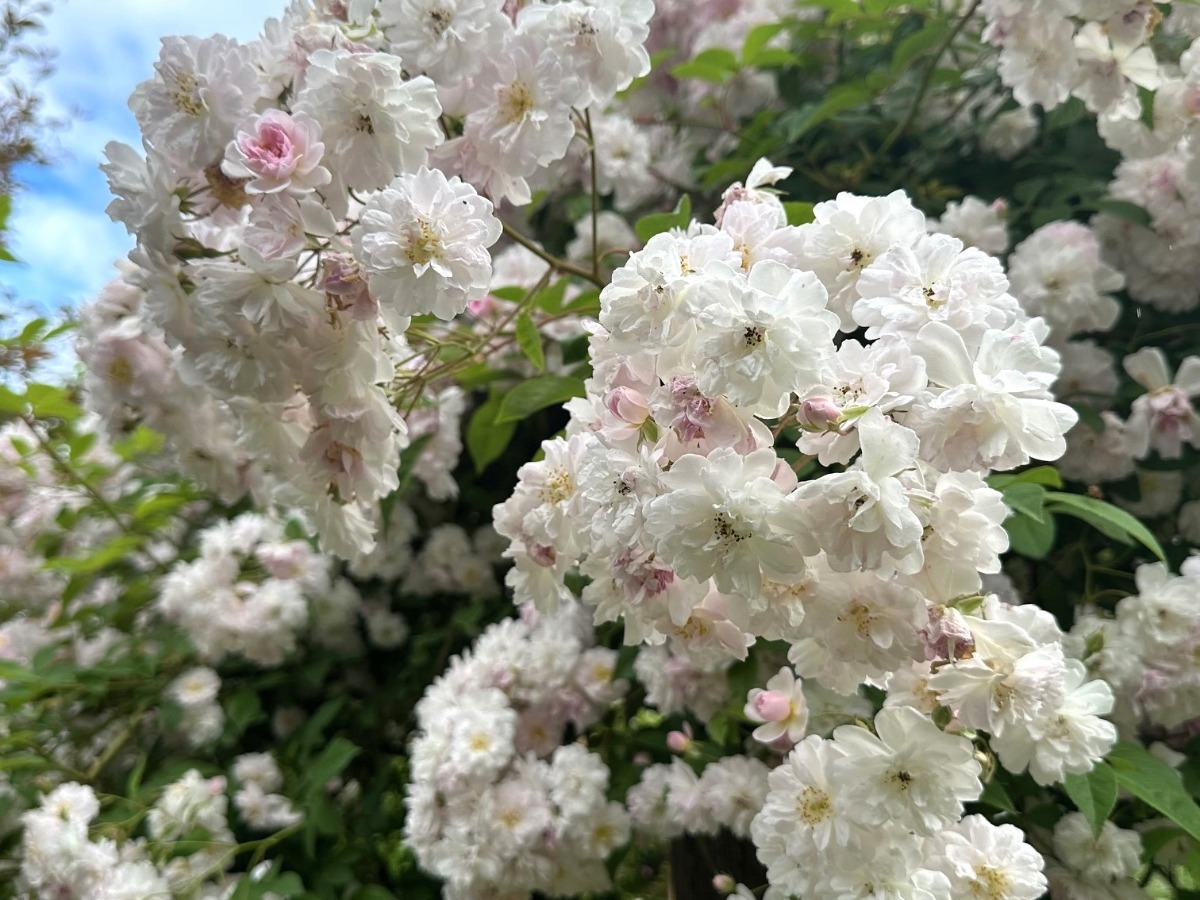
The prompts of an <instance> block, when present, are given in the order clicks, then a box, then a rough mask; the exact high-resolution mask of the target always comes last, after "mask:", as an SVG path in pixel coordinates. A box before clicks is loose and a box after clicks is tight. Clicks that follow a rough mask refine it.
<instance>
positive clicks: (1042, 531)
mask: <svg viewBox="0 0 1200 900" xmlns="http://www.w3.org/2000/svg"><path fill="white" fill-rule="evenodd" d="M1004 530H1005V531H1007V532H1008V540H1009V547H1010V549H1011V550H1012V551H1013V552H1014V553H1019V554H1021V556H1025V557H1028V558H1029V559H1042V558H1043V557H1045V555H1046V554H1047V553H1049V552H1050V548H1051V547H1053V546H1054V535H1055V527H1054V519H1053V518H1051V517H1049V516H1047V517H1046V519H1045V521H1041V522H1039V521H1038V520H1037V519H1031V518H1030V517H1029V516H1026V515H1020V514H1018V515H1015V516H1009V517H1008V518H1007V519H1005V520H1004Z"/></svg>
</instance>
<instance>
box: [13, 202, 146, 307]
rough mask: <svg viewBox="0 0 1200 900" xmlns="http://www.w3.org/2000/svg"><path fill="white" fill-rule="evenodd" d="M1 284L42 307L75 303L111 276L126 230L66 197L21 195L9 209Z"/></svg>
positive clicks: (126, 241) (125, 245) (125, 242)
mask: <svg viewBox="0 0 1200 900" xmlns="http://www.w3.org/2000/svg"><path fill="white" fill-rule="evenodd" d="M9 224H10V226H11V250H12V252H13V254H14V255H15V256H16V257H17V258H18V259H19V260H21V264H20V265H16V266H14V265H13V264H11V263H7V264H2V265H4V266H5V268H4V270H3V276H4V283H5V285H6V286H8V287H11V288H12V289H13V290H14V291H15V292H16V294H17V296H19V297H21V298H22V299H23V300H26V301H28V302H30V303H31V304H32V305H33V306H34V307H36V308H38V309H39V310H42V311H48V310H52V309H55V308H57V307H61V306H75V305H78V303H79V302H80V301H83V300H86V299H88V298H90V297H91V296H93V295H94V294H95V293H96V292H97V291H98V290H99V289H100V288H101V287H102V286H103V285H104V284H105V283H106V282H108V281H111V280H112V279H113V278H114V277H116V274H117V273H116V269H114V268H113V263H114V261H115V260H117V259H119V258H120V257H122V256H124V255H125V253H126V252H127V251H128V248H129V246H130V241H129V237H128V235H127V234H126V233H125V229H124V228H123V227H121V226H120V225H117V224H116V223H114V222H111V221H109V218H108V216H106V215H105V214H104V211H103V208H101V209H100V211H99V212H89V211H87V210H85V209H81V208H80V207H79V206H78V205H76V204H75V203H73V202H71V200H69V199H65V198H60V197H44V196H38V195H37V194H30V193H27V194H23V195H22V196H20V197H19V198H18V199H17V202H16V204H15V206H14V209H13V215H12V218H11V219H10V221H9Z"/></svg>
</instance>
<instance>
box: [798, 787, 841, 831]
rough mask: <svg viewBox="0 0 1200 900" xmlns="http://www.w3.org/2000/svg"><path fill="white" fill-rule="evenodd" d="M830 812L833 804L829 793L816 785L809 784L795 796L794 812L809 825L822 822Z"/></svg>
mask: <svg viewBox="0 0 1200 900" xmlns="http://www.w3.org/2000/svg"><path fill="white" fill-rule="evenodd" d="M832 812H833V804H832V803H831V802H830V799H829V795H828V794H827V793H825V792H824V791H823V790H821V789H820V788H818V787H813V786H812V785H809V786H808V787H806V788H805V789H804V790H802V791H801V792H800V796H799V797H797V798H796V814H797V815H798V816H800V821H801V822H803V823H804V824H805V825H808V826H809V827H812V826H814V825H817V824H819V823H821V822H824V821H825V820H826V819H828V818H829V815H830V813H832Z"/></svg>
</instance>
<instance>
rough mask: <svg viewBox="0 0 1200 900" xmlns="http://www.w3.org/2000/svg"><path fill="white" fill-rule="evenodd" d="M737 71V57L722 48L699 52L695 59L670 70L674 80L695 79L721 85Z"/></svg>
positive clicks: (710, 48) (730, 51)
mask: <svg viewBox="0 0 1200 900" xmlns="http://www.w3.org/2000/svg"><path fill="white" fill-rule="evenodd" d="M737 70H738V60H737V57H736V56H734V55H733V51H732V50H727V49H726V48H724V47H709V48H708V49H707V50H701V51H700V52H699V53H697V54H696V56H695V57H693V58H692V59H690V60H688V61H687V62H685V63H681V64H680V65H678V66H675V67H674V68H673V69H671V75H672V76H674V77H675V78H680V79H683V78H697V79H699V80H701V81H711V82H712V83H714V84H723V83H724V82H725V81H727V80H728V79H729V76H731V75H732V74H733V73H734V72H736V71H737Z"/></svg>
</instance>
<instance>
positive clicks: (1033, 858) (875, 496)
mask: <svg viewBox="0 0 1200 900" xmlns="http://www.w3.org/2000/svg"><path fill="white" fill-rule="evenodd" d="M787 174H788V170H786V169H779V168H772V167H771V166H770V164H769V163H767V162H766V161H763V162H760V164H759V165H758V166H757V167H756V168H755V171H754V172H753V173H751V177H750V178H749V179H748V181H747V184H748V185H750V186H749V187H747V186H744V185H741V184H738V185H735V186H734V187H733V188H731V189H730V190H729V191H727V192H726V195H725V203H724V204H723V205H722V207H721V209H720V210H718V214H717V220H718V222H719V223H720V224H719V225H718V226H712V225H703V224H700V223H696V222H693V223H692V224H691V225H690V226H689V227H688V228H687V229H686V230H685V231H680V230H674V231H671V232H667V233H663V234H660V235H658V236H656V237H654V238H652V239H651V240H650V241H649V243H648V244H647V245H646V247H645V248H644V249H643V250H641V251H639V252H637V253H635V254H633V255H632V257H631V258H630V259H629V262H628V263H627V264H626V265H625V266H623V267H622V268H620V269H618V270H617V271H616V272H615V273H614V275H613V279H612V283H611V284H610V285H609V286H608V287H607V288H605V289H604V291H603V292H602V293H601V298H600V299H601V314H600V322H599V325H598V326H597V327H596V328H595V329H594V333H593V334H592V337H591V357H592V362H593V367H594V376H593V377H592V378H591V380H590V381H589V382H588V392H587V396H586V397H584V398H582V399H579V400H575V401H571V402H570V403H569V404H568V409H569V411H570V414H571V419H570V423H569V424H568V426H567V430H566V434H565V436H564V437H560V438H555V439H553V440H550V441H547V442H546V443H545V444H544V445H543V450H544V459H542V460H540V461H537V462H532V463H529V464H527V465H526V466H525V467H524V468H522V470H521V472H520V482H519V484H518V486H517V489H516V491H515V493H514V494H513V496H512V498H511V499H510V500H508V501H507V502H505V503H503V504H501V505H499V506H497V507H496V510H495V523H496V528H497V530H498V531H500V532H501V534H503V535H505V536H506V537H508V538H509V539H510V540H511V542H512V543H511V546H510V547H509V549H508V551H507V555H508V556H510V557H511V558H512V559H513V560H514V563H515V566H514V568H513V569H512V570H511V571H510V574H509V579H508V580H509V584H510V585H511V587H512V588H513V590H514V591H515V594H516V599H517V601H518V602H533V603H534V604H536V605H537V606H538V607H539V608H541V609H543V610H546V611H551V610H553V609H555V608H556V607H557V606H558V605H559V604H560V603H563V602H567V601H568V599H569V597H570V596H571V592H570V590H569V589H568V587H567V584H566V582H565V580H564V576H565V575H566V574H567V573H568V572H570V571H572V570H574V569H576V568H578V570H579V571H581V572H582V573H583V574H585V575H587V576H588V577H589V578H590V583H588V585H587V586H586V587H585V588H584V590H583V595H582V596H583V600H584V602H585V603H587V604H588V605H590V606H591V607H592V608H593V610H594V616H595V619H596V621H597V622H605V621H621V622H623V623H624V627H625V639H626V642H627V643H629V644H650V645H657V644H661V645H664V648H663V651H659V652H664V651H665V653H664V659H667V658H669V659H670V660H672V661H674V660H678V661H679V662H678V664H677V665H676V667H677V668H678V667H683V668H685V669H691V670H692V671H695V672H698V673H701V677H702V673H703V672H704V671H706V670H707V671H714V670H715V671H720V670H721V669H722V668H723V667H727V666H728V664H729V663H730V662H732V661H734V660H737V659H743V658H745V657H746V655H747V651H748V648H749V647H750V646H751V645H753V644H754V643H755V641H757V640H759V639H765V640H773V641H785V642H786V644H787V646H788V648H789V649H788V659H789V661H790V663H791V666H792V668H791V670H787V669H785V670H784V672H782V673H781V675H780V676H779V677H777V678H775V679H772V681H771V682H770V683H769V684H768V690H767V691H762V690H757V689H756V691H754V692H752V694H751V696H750V698H748V700H749V702H748V705H747V715H748V716H749V717H750V718H751V719H752V720H754V721H758V722H761V723H763V727H762V728H760V729H759V730H758V731H757V732H756V736H758V737H759V738H760V740H762V741H764V742H766V743H769V744H770V746H771V747H772V748H773V749H775V750H777V751H779V752H780V753H788V752H789V750H790V753H791V755H790V756H788V758H787V759H786V760H785V761H784V763H783V764H782V765H781V766H779V767H778V768H776V769H775V770H774V771H773V772H772V773H771V775H770V791H769V793H768V794H767V796H766V801H765V805H764V806H763V808H762V811H761V813H760V814H759V815H758V817H757V818H756V819H755V820H754V824H753V827H752V828H751V833H752V835H753V838H754V840H755V843H756V844H757V845H758V848H759V856H760V859H761V860H762V861H763V862H764V864H766V865H767V866H768V869H769V875H770V879H771V882H772V884H773V885H774V886H775V887H776V888H778V889H780V890H782V891H783V893H784V894H789V895H791V894H794V895H797V896H801V897H826V896H839V897H841V896H846V897H849V896H859V895H860V894H858V893H854V891H855V890H856V888H855V887H854V886H855V885H868V884H870V883H880V882H886V883H887V884H888V885H889V886H894V887H896V889H897V890H901V889H900V887H899V886H902V885H903V886H905V887H904V888H903V890H901V893H897V894H895V896H904V897H913V898H918V897H919V898H929V897H947V898H948V897H950V896H959V895H961V892H962V891H963V890H966V889H973V886H975V885H982V884H992V883H995V884H1000V883H1005V884H1011V885H1012V886H1013V889H1012V890H1011V891H1009V892H1007V893H997V894H995V896H1003V897H1013V898H1030V900H1032V898H1035V897H1037V896H1039V895H1040V893H1041V891H1042V890H1043V889H1044V884H1045V882H1044V878H1043V876H1042V875H1041V868H1042V863H1041V858H1040V856H1039V855H1038V854H1037V853H1036V852H1035V851H1033V850H1032V848H1029V847H1028V846H1026V845H1024V844H1023V843H1022V842H1021V839H1020V835H1019V833H1018V832H1017V831H1016V830H1015V829H1011V828H1008V829H1005V828H998V827H995V826H992V825H989V824H988V823H987V822H985V821H983V820H981V819H976V818H970V819H965V820H962V819H961V817H962V815H963V804H964V803H965V802H968V801H972V800H975V799H976V798H977V797H978V795H979V792H980V790H981V788H982V783H981V780H980V778H981V767H980V763H979V761H978V760H977V758H976V755H977V754H976V750H977V749H978V747H977V746H976V744H975V743H973V741H972V736H977V738H976V739H977V740H978V741H979V742H980V745H981V746H982V747H983V748H985V750H986V752H987V753H988V758H989V759H995V758H999V760H1000V763H1001V764H1002V765H1004V766H1005V767H1006V768H1008V769H1009V770H1011V771H1014V772H1020V771H1025V770H1026V769H1028V771H1029V772H1030V773H1031V774H1032V776H1033V777H1034V779H1035V780H1037V781H1038V782H1039V783H1041V784H1050V783H1054V782H1056V781H1060V780H1061V779H1062V778H1063V777H1064V776H1065V775H1066V774H1067V773H1072V772H1086V771H1088V770H1089V769H1090V768H1091V766H1092V765H1093V763H1094V761H1095V760H1096V759H1098V758H1100V757H1101V756H1102V755H1103V754H1104V753H1105V752H1106V751H1107V750H1108V748H1109V747H1110V746H1111V744H1112V742H1113V740H1114V739H1115V730H1114V729H1113V727H1112V726H1111V725H1110V724H1109V723H1107V722H1105V721H1103V720H1102V719H1100V718H1099V716H1100V715H1101V714H1103V713H1106V712H1108V711H1109V709H1110V708H1111V706H1112V695H1111V692H1110V691H1109V689H1108V688H1107V686H1106V685H1104V684H1103V683H1102V682H1088V681H1086V679H1085V668H1084V665H1083V664H1082V663H1081V662H1079V661H1077V660H1074V659H1071V658H1068V657H1067V656H1066V655H1065V653H1064V649H1063V641H1064V635H1063V633H1062V631H1061V630H1060V629H1059V628H1058V626H1057V625H1056V624H1055V622H1054V620H1053V618H1052V617H1051V616H1049V615H1048V614H1047V613H1044V612H1042V611H1041V610H1039V609H1038V608H1037V607H1034V606H1015V607H1014V606H1009V605H1008V604H1005V603H1002V602H1001V601H1000V600H999V599H998V598H997V597H996V596H995V595H994V594H989V593H988V592H987V591H986V590H985V588H984V581H983V579H984V576H985V575H991V574H994V573H998V572H999V571H1000V554H1001V553H1003V552H1004V551H1005V550H1006V549H1007V548H1008V540H1009V539H1008V536H1007V534H1006V532H1005V531H1004V529H1003V527H1002V524H1001V523H1002V522H1003V520H1004V519H1005V517H1006V515H1007V514H1008V508H1007V507H1006V506H1005V504H1004V502H1003V500H1002V498H1001V495H1000V493H999V492H998V491H996V490H994V489H992V488H991V487H989V486H988V484H987V482H986V480H985V479H986V476H988V474H989V473H991V472H995V471H1003V470H1007V469H1012V468H1015V467H1018V466H1022V465H1024V464H1026V463H1028V462H1030V460H1052V459H1055V458H1057V457H1058V456H1060V455H1061V454H1062V452H1063V450H1064V448H1065V440H1064V434H1065V432H1066V431H1067V430H1068V429H1070V428H1071V426H1072V425H1073V424H1074V423H1075V421H1076V414H1075V413H1074V411H1073V410H1071V409H1070V408H1068V407H1066V406H1065V405H1063V404H1061V403H1058V402H1056V401H1055V400H1054V399H1053V396H1052V394H1051V390H1050V388H1051V385H1052V384H1053V383H1054V381H1055V379H1056V377H1057V375H1058V373H1059V368H1060V361H1059V354H1058V353H1057V352H1056V351H1055V350H1054V349H1052V348H1051V347H1049V346H1048V345H1047V344H1046V340H1047V337H1048V333H1049V327H1048V326H1047V324H1046V323H1045V321H1043V320H1042V319H1040V318H1036V317H1030V316H1029V315H1028V314H1027V313H1026V312H1025V311H1024V310H1023V309H1022V307H1021V305H1020V304H1019V303H1018V301H1017V300H1016V299H1015V298H1014V296H1013V295H1012V294H1011V293H1009V283H1008V279H1007V277H1006V275H1005V272H1004V270H1003V268H1002V266H1001V264H1000V263H999V262H998V261H997V260H996V259H994V258H993V257H991V256H989V255H987V254H986V253H984V252H983V251H981V250H978V249H976V248H972V247H965V246H964V245H963V243H962V242H961V241H960V240H958V239H957V238H953V237H950V236H947V235H945V234H939V233H927V230H926V222H925V218H924V216H923V215H922V214H921V212H919V211H918V210H916V209H915V208H914V207H913V206H912V204H911V203H910V202H909V200H908V198H907V197H905V196H904V195H903V194H902V193H900V192H896V193H893V194H891V195H889V196H886V197H860V196H854V195H850V194H840V195H838V197H837V198H836V199H835V200H832V201H827V202H824V203H820V204H818V205H817V206H816V208H815V210H814V215H815V219H814V221H812V222H810V223H808V224H804V225H800V226H792V225H789V224H787V220H786V216H785V210H784V207H783V205H782V203H781V202H780V200H779V199H778V197H777V196H776V194H775V193H774V192H773V191H771V189H770V188H769V187H768V185H769V184H770V183H772V182H773V181H776V180H778V179H779V178H782V177H786V175H787ZM789 436H791V440H792V441H794V446H793V447H788V446H784V445H783V444H784V442H785V441H787V440H788V437H789ZM816 463H819V464H820V467H819V468H817V467H815V464H816ZM797 471H799V472H800V473H802V474H804V475H806V476H808V477H806V478H804V479H803V480H801V479H800V478H799V477H798V475H797ZM814 471H815V472H817V473H820V474H813V475H810V474H809V473H811V472H814ZM668 667H669V666H668V664H667V663H665V662H663V664H662V665H660V666H656V667H654V668H663V669H665V668H668ZM640 669H641V666H640V665H639V671H640ZM658 680H659V681H661V680H662V679H661V678H660V679H658ZM784 682H786V684H785V683H784ZM803 682H813V683H816V684H818V685H820V686H821V687H823V688H825V689H828V690H829V691H831V692H834V693H836V694H839V695H843V696H844V695H853V694H854V693H855V692H856V691H858V690H859V688H860V686H862V685H868V686H873V687H876V688H882V689H889V690H890V693H889V695H888V699H887V702H886V704H885V709H883V710H882V711H881V712H880V713H879V714H878V715H877V716H876V718H875V722H874V725H873V728H872V730H866V729H864V728H862V727H859V726H856V725H843V726H841V727H838V728H836V729H835V730H833V731H832V734H831V735H830V736H829V737H824V736H821V735H818V734H814V735H812V736H809V737H807V738H805V737H804V735H805V733H806V729H805V724H806V719H805V717H804V715H802V713H803V711H804V709H805V707H806V700H805V692H804V691H802V690H801V686H802V683H803ZM649 683H650V684H652V685H653V684H654V683H655V682H654V680H651V682H649ZM658 690H659V693H660V694H661V693H662V688H661V687H660V688H659V689H658ZM652 699H653V698H652ZM683 702H686V701H683ZM846 702H847V703H853V702H854V701H852V700H848V701H846ZM680 705H681V706H682V703H681V704H680ZM717 705H719V701H718V703H717V704H711V703H710V704H708V706H709V707H710V709H711V708H715V706H717ZM695 711H697V712H698V713H702V710H701V709H696V710H695ZM867 715H869V712H868V713H867ZM702 717H703V716H702ZM947 723H949V724H947ZM984 733H986V735H987V737H986V738H985V737H984V736H983V734H984ZM793 748H794V749H793ZM668 793H669V792H668ZM960 820H961V821H960ZM981 842H982V844H981ZM983 845H995V848H996V852H995V853H989V852H987V851H986V850H984V849H981V848H982V847H983ZM1001 851H1003V852H1002V854H1001ZM989 879H990V881H989ZM857 890H867V889H866V888H864V887H860V888H857ZM955 890H957V891H958V892H959V893H952V891H955ZM867 895H870V892H869V890H868V892H867V893H866V894H862V896H867ZM888 896H893V895H892V894H888Z"/></svg>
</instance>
